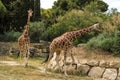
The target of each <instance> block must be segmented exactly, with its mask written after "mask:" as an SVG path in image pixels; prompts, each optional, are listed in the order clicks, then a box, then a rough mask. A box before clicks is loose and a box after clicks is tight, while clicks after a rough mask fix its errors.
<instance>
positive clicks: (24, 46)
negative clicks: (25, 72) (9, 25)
mask: <svg viewBox="0 0 120 80" xmlns="http://www.w3.org/2000/svg"><path fill="white" fill-rule="evenodd" d="M32 13H33V11H32V10H31V9H30V10H28V19H27V24H26V25H25V29H24V31H23V33H22V35H21V36H20V37H19V38H18V47H19V50H20V60H21V57H22V54H23V56H24V60H25V61H24V62H25V67H26V66H27V64H28V62H27V60H28V58H29V55H30V53H29V47H30V38H29V26H30V17H31V16H32Z"/></svg>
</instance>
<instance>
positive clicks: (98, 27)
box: [93, 23, 101, 31]
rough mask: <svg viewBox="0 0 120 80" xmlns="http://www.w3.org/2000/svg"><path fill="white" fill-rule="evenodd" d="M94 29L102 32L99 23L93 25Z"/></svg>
mask: <svg viewBox="0 0 120 80" xmlns="http://www.w3.org/2000/svg"><path fill="white" fill-rule="evenodd" d="M93 29H95V30H97V31H101V30H100V26H99V23H96V24H94V25H93Z"/></svg>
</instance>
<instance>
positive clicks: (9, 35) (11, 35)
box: [0, 31, 21, 41]
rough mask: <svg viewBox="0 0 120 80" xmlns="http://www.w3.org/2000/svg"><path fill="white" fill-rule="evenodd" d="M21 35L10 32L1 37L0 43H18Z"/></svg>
mask: <svg viewBox="0 0 120 80" xmlns="http://www.w3.org/2000/svg"><path fill="white" fill-rule="evenodd" d="M20 35H21V33H20V32H16V31H9V32H5V33H4V34H3V35H0V41H17V39H18V37H19V36H20Z"/></svg>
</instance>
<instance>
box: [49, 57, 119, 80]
mask: <svg viewBox="0 0 120 80" xmlns="http://www.w3.org/2000/svg"><path fill="white" fill-rule="evenodd" d="M71 62H72V60H71V59H70V57H68V58H67V71H68V73H69V72H70V71H73V72H75V71H76V72H80V74H82V75H86V76H89V77H95V78H103V79H105V80H120V61H107V60H99V61H98V60H87V59H81V60H80V59H78V60H75V63H76V64H77V67H75V66H71V65H70V63H71ZM55 64H56V63H55V61H51V62H50V64H49V65H50V67H51V69H52V68H53V67H54V66H55ZM61 64H63V63H61Z"/></svg>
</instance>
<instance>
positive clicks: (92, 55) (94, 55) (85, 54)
mask: <svg viewBox="0 0 120 80" xmlns="http://www.w3.org/2000/svg"><path fill="white" fill-rule="evenodd" d="M75 56H76V57H77V58H78V59H88V60H92V59H95V60H108V61H111V60H112V61H113V60H116V61H118V60H120V57H119V56H120V55H113V54H111V53H108V52H105V51H101V50H86V49H84V48H82V47H79V48H77V49H76V51H75Z"/></svg>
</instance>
